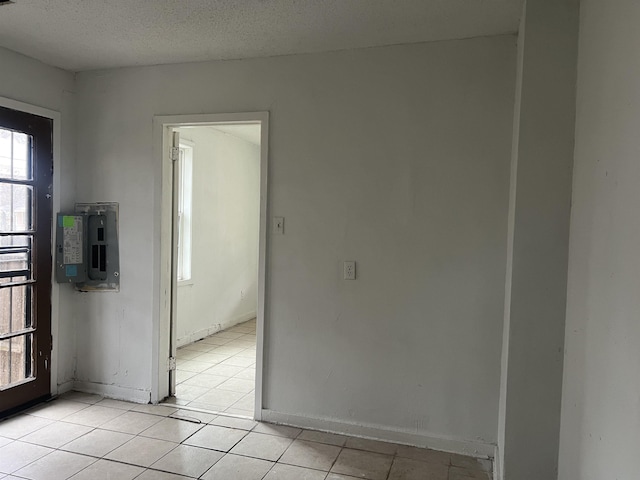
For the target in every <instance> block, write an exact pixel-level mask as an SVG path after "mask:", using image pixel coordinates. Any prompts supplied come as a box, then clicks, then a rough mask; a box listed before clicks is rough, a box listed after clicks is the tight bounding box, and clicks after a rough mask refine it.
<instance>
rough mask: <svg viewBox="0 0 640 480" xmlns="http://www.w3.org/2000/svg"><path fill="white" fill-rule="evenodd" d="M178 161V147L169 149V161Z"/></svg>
mask: <svg viewBox="0 0 640 480" xmlns="http://www.w3.org/2000/svg"><path fill="white" fill-rule="evenodd" d="M179 159H180V147H171V161H172V162H177V161H178V160H179Z"/></svg>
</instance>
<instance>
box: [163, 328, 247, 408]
mask: <svg viewBox="0 0 640 480" xmlns="http://www.w3.org/2000/svg"><path fill="white" fill-rule="evenodd" d="M176 362H177V373H176V398H175V400H174V399H172V401H173V402H175V403H176V404H178V405H184V406H189V407H193V408H200V409H204V410H209V411H213V412H225V413H230V414H234V415H242V416H247V417H251V418H253V415H254V403H255V393H254V388H255V378H256V320H255V319H253V320H250V321H248V322H244V323H241V324H239V325H236V326H234V327H232V328H230V329H227V330H223V331H221V332H218V333H216V334H214V335H211V336H209V337H207V338H204V339H202V340H199V341H197V342H195V343H191V344H189V345H186V346H184V347H181V348H179V349H178V352H177V357H176Z"/></svg>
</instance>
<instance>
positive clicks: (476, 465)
mask: <svg viewBox="0 0 640 480" xmlns="http://www.w3.org/2000/svg"><path fill="white" fill-rule="evenodd" d="M490 470H491V462H490V461H489V460H476V459H473V458H469V457H463V456H459V455H452V454H449V453H443V452H437V451H434V450H427V449H420V448H415V447H408V446H403V445H395V444H390V443H384V442H378V441H373V440H364V439H360V438H353V437H346V436H342V435H335V434H330V433H323V432H316V431H310V430H300V429H297V428H292V427H284V426H275V425H269V424H266V423H257V422H254V421H253V420H248V419H242V418H236V417H230V416H224V415H220V416H216V415H213V414H207V413H201V412H194V411H189V410H179V409H178V408H177V407H176V408H174V407H166V406H164V407H163V406H154V405H138V404H133V403H126V402H119V401H114V400H108V399H103V398H102V397H99V396H97V395H89V394H83V393H78V392H70V393H68V394H65V395H62V396H61V397H60V398H58V399H56V400H53V401H51V402H49V403H45V404H42V405H39V406H36V407H34V408H32V409H31V410H28V411H27V412H25V413H22V414H19V415H16V416H14V417H12V418H9V419H6V420H4V421H1V422H0V479H5V480H9V479H32V480H66V479H73V480H131V479H136V480H181V479H193V478H199V479H203V480H262V479H264V480H355V479H356V478H361V479H362V478H364V479H367V480H489V479H490V478H491V475H490Z"/></svg>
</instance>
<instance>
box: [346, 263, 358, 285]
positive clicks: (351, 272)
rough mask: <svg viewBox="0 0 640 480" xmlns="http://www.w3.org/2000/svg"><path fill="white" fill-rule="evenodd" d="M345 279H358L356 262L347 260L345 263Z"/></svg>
mask: <svg viewBox="0 0 640 480" xmlns="http://www.w3.org/2000/svg"><path fill="white" fill-rule="evenodd" d="M344 279H345V280H355V279H356V262H355V260H345V262H344Z"/></svg>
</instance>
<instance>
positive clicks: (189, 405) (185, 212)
mask: <svg viewBox="0 0 640 480" xmlns="http://www.w3.org/2000/svg"><path fill="white" fill-rule="evenodd" d="M155 122H156V127H157V128H156V131H157V132H160V131H161V132H162V137H163V145H164V148H165V153H164V154H163V157H164V158H165V163H164V164H163V165H164V166H163V195H162V198H163V203H162V205H163V219H165V221H166V222H167V223H165V222H163V225H165V227H163V228H162V232H163V235H162V238H163V245H164V247H163V249H162V253H163V255H162V256H163V258H164V259H165V260H166V259H167V258H168V260H169V261H168V262H166V263H165V261H163V262H162V264H163V266H164V267H165V269H164V272H165V274H164V275H163V276H162V277H161V279H160V284H161V290H160V302H161V305H168V308H166V309H164V312H161V318H160V320H161V324H160V329H159V357H158V369H159V370H158V374H159V382H158V399H159V400H162V398H163V397H164V396H165V395H163V382H164V381H165V379H166V381H167V385H166V386H167V395H169V396H170V398H168V399H167V400H166V401H167V402H171V403H173V404H175V405H176V406H180V407H182V408H186V409H197V410H206V411H213V412H216V413H222V414H229V415H239V416H245V417H252V418H256V419H260V416H261V411H262V396H261V392H262V350H263V340H262V339H263V331H264V323H265V319H264V310H265V308H264V304H265V288H264V286H265V278H266V275H265V271H266V261H265V252H266V218H267V217H266V205H267V196H266V187H267V181H266V179H267V168H266V167H267V164H266V161H267V155H266V154H267V139H268V134H267V129H268V124H267V122H268V114H267V113H264V112H259V113H246V114H223V115H195V116H188V115H185V116H172V117H156V119H155ZM169 179H170V180H171V181H170V182H169V181H167V180H169ZM167 192H170V195H167V194H166V193H167ZM167 224H169V225H170V226H171V228H166V225H167ZM169 240H170V242H169ZM167 244H168V245H167ZM167 277H168V278H167ZM167 292H170V295H167ZM163 297H164V298H166V297H169V298H167V300H169V301H167V304H165V303H164V302H165V301H166V300H163ZM163 313H164V315H166V317H167V321H166V330H165V329H164V328H163V327H162V325H163V324H164V322H163V321H162V318H163V317H162V314H163ZM164 338H166V340H167V342H168V347H169V348H168V349H167V350H166V351H167V354H168V356H169V360H168V361H166V360H164V361H163V357H164V355H163V354H162V350H163V344H164ZM165 358H166V357H165ZM165 362H166V363H165ZM165 366H166V368H165ZM163 371H167V372H168V373H167V374H164V373H163ZM164 375H167V377H165V376H164Z"/></svg>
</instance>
